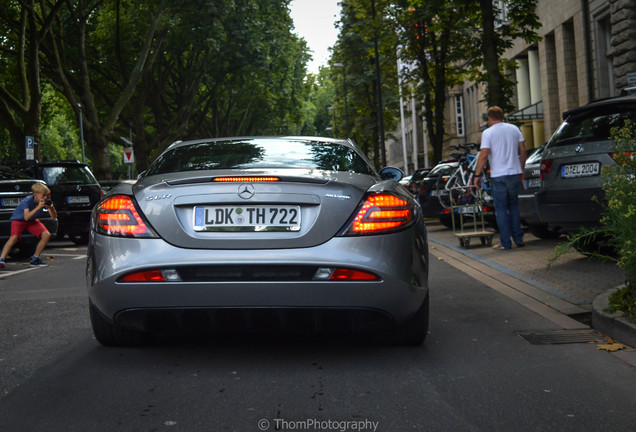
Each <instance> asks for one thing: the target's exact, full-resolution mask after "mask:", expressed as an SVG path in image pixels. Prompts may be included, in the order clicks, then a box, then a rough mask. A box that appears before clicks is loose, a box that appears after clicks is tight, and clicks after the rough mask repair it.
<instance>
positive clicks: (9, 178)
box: [0, 166, 57, 257]
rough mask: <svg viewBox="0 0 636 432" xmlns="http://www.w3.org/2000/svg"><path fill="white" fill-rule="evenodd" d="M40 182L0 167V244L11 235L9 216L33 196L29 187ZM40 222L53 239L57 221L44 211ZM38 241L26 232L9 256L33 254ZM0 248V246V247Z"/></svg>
mask: <svg viewBox="0 0 636 432" xmlns="http://www.w3.org/2000/svg"><path fill="white" fill-rule="evenodd" d="M38 181H40V180H35V179H33V178H32V177H31V176H30V175H29V174H27V173H24V172H21V171H17V170H14V169H11V168H8V167H5V166H0V243H1V244H2V245H4V243H5V242H6V241H7V240H8V239H9V236H10V235H11V220H10V219H11V216H12V215H13V211H14V210H15V208H16V207H17V206H18V204H20V201H22V200H23V199H24V198H26V197H28V196H29V195H31V194H33V192H32V191H31V186H32V185H33V183H35V182H38ZM38 219H40V222H42V224H43V225H44V226H45V227H46V229H47V230H49V232H50V233H51V236H53V237H55V235H56V232H57V219H53V218H52V217H51V215H50V214H49V213H48V211H47V210H46V209H44V213H43V214H42V216H40V217H39V218H38ZM37 242H38V239H37V238H36V237H35V236H34V235H33V234H31V233H30V232H28V231H24V233H22V239H21V241H20V242H19V243H18V244H17V245H16V249H15V250H13V251H11V252H10V253H11V255H12V256H13V257H16V256H17V255H20V256H28V255H30V254H32V253H33V249H34V248H35V245H36V243H37ZM0 247H1V245H0Z"/></svg>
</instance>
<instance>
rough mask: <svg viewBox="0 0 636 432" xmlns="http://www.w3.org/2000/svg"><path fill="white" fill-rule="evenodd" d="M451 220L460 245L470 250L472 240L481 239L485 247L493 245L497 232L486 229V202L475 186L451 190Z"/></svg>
mask: <svg viewBox="0 0 636 432" xmlns="http://www.w3.org/2000/svg"><path fill="white" fill-rule="evenodd" d="M450 195H451V200H450V201H451V206H450V212H451V220H452V223H453V234H454V235H455V236H456V237H457V239H458V240H459V245H460V246H461V247H463V248H466V249H468V248H469V247H470V239H471V238H479V239H480V241H481V244H482V245H484V246H486V245H487V246H491V245H492V237H493V236H494V235H495V234H496V232H495V231H494V230H492V229H487V228H486V222H485V220H484V212H485V211H486V208H485V206H484V200H483V199H482V195H481V189H477V190H476V191H475V190H474V189H473V186H469V187H455V188H451V190H450Z"/></svg>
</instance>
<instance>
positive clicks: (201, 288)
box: [87, 137, 429, 345]
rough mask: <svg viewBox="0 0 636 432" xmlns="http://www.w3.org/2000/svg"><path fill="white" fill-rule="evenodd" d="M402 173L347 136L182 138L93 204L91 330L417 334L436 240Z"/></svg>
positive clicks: (143, 338) (124, 341)
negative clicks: (430, 238)
mask: <svg viewBox="0 0 636 432" xmlns="http://www.w3.org/2000/svg"><path fill="white" fill-rule="evenodd" d="M401 175H402V173H401V171H400V170H398V169H396V168H385V169H383V170H381V171H380V172H379V173H377V172H376V171H375V170H374V169H373V168H372V167H371V164H370V163H369V162H368V160H367V159H366V158H365V156H364V155H363V153H362V152H361V151H360V150H359V148H358V147H357V146H356V145H355V144H354V143H353V142H351V141H350V140H349V141H345V140H335V139H329V138H313V137H312V138H309V137H252V138H219V139H206V140H197V141H188V142H176V143H174V144H172V145H171V146H170V147H169V148H167V149H166V150H165V151H164V152H163V153H162V154H161V155H160V156H159V157H158V158H157V159H156V160H155V161H154V162H153V163H152V164H151V165H150V167H149V168H148V170H147V171H145V172H144V173H142V174H141V176H140V178H139V180H138V181H137V182H136V184H133V185H131V184H122V185H120V186H117V187H115V188H113V189H112V190H110V191H109V193H108V194H107V195H105V196H104V197H103V199H102V201H101V202H100V203H99V204H98V205H97V206H96V207H95V209H94V210H93V214H92V219H91V228H92V230H91V236H90V243H89V247H88V263H87V283H88V291H89V300H90V304H89V306H90V317H91V322H92V326H93V333H94V334H95V337H96V339H97V340H98V341H99V342H100V343H102V344H104V345H136V344H141V343H144V342H147V341H148V340H150V339H151V338H152V337H153V336H157V335H162V334H166V333H170V332H174V331H179V332H182V331H184V330H185V331H187V332H189V331H196V332H199V331H203V332H205V333H215V332H231V331H240V332H248V333H249V332H252V331H261V330H262V329H268V331H270V330H275V331H283V332H285V331H292V332H299V331H300V332H305V331H306V332H317V333H324V332H327V333H331V332H337V333H340V332H344V331H346V332H355V333H356V334H358V333H360V332H366V333H373V334H380V335H382V338H383V339H387V338H388V339H389V340H390V341H391V342H392V343H396V344H404V345H419V344H421V343H422V342H423V341H424V339H425V337H426V333H427V329H428V310H429V302H428V246H427V237H426V228H425V225H424V223H423V220H422V217H421V212H420V208H419V206H418V205H417V204H416V202H415V201H414V200H413V197H412V196H411V194H410V193H409V192H408V191H407V190H406V189H405V188H404V187H403V186H402V185H400V184H399V183H398V182H397V180H399V179H400V178H401Z"/></svg>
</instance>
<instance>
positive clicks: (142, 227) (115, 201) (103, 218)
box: [94, 195, 155, 237]
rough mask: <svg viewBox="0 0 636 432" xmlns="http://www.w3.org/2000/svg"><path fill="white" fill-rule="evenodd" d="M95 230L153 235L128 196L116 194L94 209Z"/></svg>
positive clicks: (124, 235) (131, 235)
mask: <svg viewBox="0 0 636 432" xmlns="http://www.w3.org/2000/svg"><path fill="white" fill-rule="evenodd" d="M94 228H95V231H97V232H98V233H100V234H105V235H111V236H121V237H154V236H155V235H154V233H153V232H152V230H151V229H150V228H149V227H148V226H147V225H146V224H145V223H144V221H143V219H142V218H141V216H140V215H139V212H138V211H137V208H136V207H135V204H134V203H133V201H132V199H131V198H130V197H129V196H125V195H117V196H114V197H111V198H109V199H107V200H106V201H104V202H102V203H101V204H99V206H98V207H97V209H96V210H95V226H94Z"/></svg>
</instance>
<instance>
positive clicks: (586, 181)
mask: <svg viewBox="0 0 636 432" xmlns="http://www.w3.org/2000/svg"><path fill="white" fill-rule="evenodd" d="M563 118H564V122H563V124H561V126H560V127H559V128H558V129H557V131H556V132H555V133H554V135H553V136H552V138H551V139H550V141H549V142H548V144H547V147H546V149H545V151H544V152H543V155H542V158H541V168H540V169H541V179H542V185H541V190H540V191H539V192H537V193H536V194H535V198H536V202H537V210H538V213H539V219H540V220H541V221H542V222H544V223H546V224H547V225H548V227H549V229H550V230H556V231H559V232H565V233H567V232H573V231H578V230H579V229H580V228H581V227H594V226H597V225H598V224H599V222H600V219H601V212H602V205H601V203H602V201H603V199H604V197H605V194H604V192H603V189H602V180H601V176H600V174H601V171H602V169H603V167H604V166H611V165H615V162H614V159H613V155H612V152H613V149H614V142H613V141H612V140H610V131H611V129H613V128H621V127H623V126H624V124H625V121H626V120H628V119H629V120H631V121H632V122H636V95H627V96H621V97H615V98H609V99H605V100H600V101H597V102H592V103H590V104H587V105H585V106H582V107H580V108H576V109H573V110H570V111H567V112H565V113H564V114H563Z"/></svg>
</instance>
